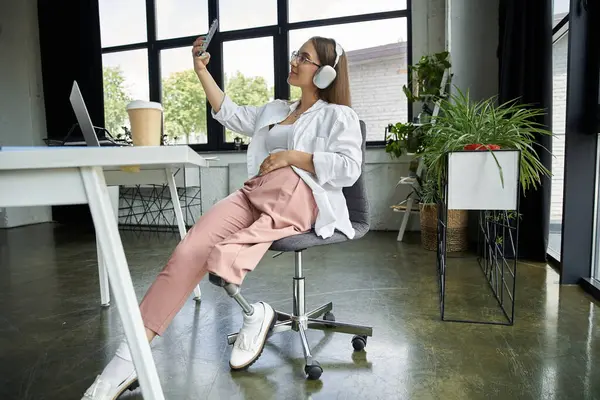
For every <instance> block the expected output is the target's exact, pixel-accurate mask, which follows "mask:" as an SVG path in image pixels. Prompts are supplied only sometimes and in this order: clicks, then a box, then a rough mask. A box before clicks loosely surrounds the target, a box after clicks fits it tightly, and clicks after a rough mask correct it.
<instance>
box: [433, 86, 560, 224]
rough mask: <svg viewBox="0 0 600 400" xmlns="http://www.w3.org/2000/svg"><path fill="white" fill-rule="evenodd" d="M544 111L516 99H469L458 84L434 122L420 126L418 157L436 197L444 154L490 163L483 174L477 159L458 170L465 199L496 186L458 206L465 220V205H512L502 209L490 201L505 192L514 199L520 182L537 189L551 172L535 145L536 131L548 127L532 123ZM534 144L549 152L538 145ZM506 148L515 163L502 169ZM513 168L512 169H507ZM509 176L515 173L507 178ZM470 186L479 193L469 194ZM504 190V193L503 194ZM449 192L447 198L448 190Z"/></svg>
mask: <svg viewBox="0 0 600 400" xmlns="http://www.w3.org/2000/svg"><path fill="white" fill-rule="evenodd" d="M543 114H544V110H543V109H539V108H535V107H531V106H529V105H526V104H518V103H517V102H516V101H511V102H507V103H504V104H499V105H497V104H496V98H495V97H492V98H489V99H484V100H481V101H473V100H471V99H470V97H469V93H468V92H467V93H466V94H465V93H463V92H461V91H460V90H459V89H458V88H457V89H456V94H454V95H452V96H450V98H449V99H444V100H442V101H441V102H440V114H439V116H438V117H437V119H436V121H435V123H434V124H427V125H426V126H424V127H423V132H424V151H423V154H422V156H423V161H424V164H425V168H426V169H427V176H428V178H427V179H429V180H433V181H434V182H433V184H435V187H436V190H437V198H438V199H439V198H441V194H442V192H441V190H442V186H441V183H442V179H443V178H445V177H448V172H449V171H448V170H447V163H446V157H447V156H448V154H461V155H473V156H477V157H478V158H479V159H481V156H485V157H486V158H487V165H488V167H489V166H490V165H492V166H493V167H492V168H491V169H490V168H487V170H486V172H485V173H482V171H481V168H479V166H478V164H476V163H471V164H467V168H466V169H465V170H463V171H461V173H462V174H461V175H460V177H461V181H460V182H458V185H457V186H458V188H459V189H460V190H461V191H462V192H463V193H461V195H462V196H463V198H465V199H466V201H467V202H468V201H469V200H470V199H469V197H470V196H471V197H473V196H475V197H476V196H479V195H481V192H483V191H484V190H483V189H482V188H484V187H494V188H496V189H497V190H496V192H494V193H492V192H490V193H486V194H485V196H483V200H481V201H480V202H479V203H477V204H476V205H475V206H472V207H464V208H461V210H460V211H461V212H463V213H465V216H464V218H465V219H466V213H467V209H481V210H487V209H496V210H514V209H515V208H516V206H515V208H513V207H508V206H507V207H506V208H504V207H501V206H496V205H494V206H489V203H494V201H497V199H498V198H499V197H502V196H504V197H506V198H508V199H509V200H511V201H514V203H515V204H516V197H517V196H518V192H519V186H520V188H521V189H522V190H523V191H524V192H525V191H527V190H528V189H530V188H533V189H536V188H538V187H539V185H540V184H541V179H542V177H543V176H550V175H551V174H550V171H549V170H548V169H547V168H546V167H544V165H543V164H542V163H541V161H540V159H539V157H538V154H537V152H536V150H535V147H536V146H538V145H537V144H536V140H535V137H536V135H551V132H549V131H548V130H547V129H545V128H544V127H543V126H542V125H541V124H540V123H538V122H536V118H538V117H539V116H541V115H543ZM539 148H540V149H541V150H542V151H548V150H547V149H545V148H543V147H539ZM504 150H509V151H507V152H504ZM511 150H512V151H511ZM482 152H485V153H484V154H482ZM509 153H512V154H513V155H515V156H514V157H513V158H514V159H515V163H514V165H508V166H509V167H512V168H506V166H507V164H506V161H503V160H506V159H507V158H506V157H501V155H502V156H504V155H507V154H509ZM513 170H514V172H515V173H514V174H508V173H507V172H508V171H513ZM509 175H511V176H512V175H514V179H513V180H512V181H511V179H512V178H511V176H509ZM517 177H518V180H517ZM490 182H491V184H490ZM490 185H491V186H490ZM510 185H513V189H512V191H510V190H508V189H509V188H508V186H510ZM469 188H472V189H474V192H477V191H478V193H476V194H473V195H472V194H471V193H470V192H469V190H470V189H469ZM449 192H450V190H449ZM506 193H509V195H508V196H505V194H506ZM448 197H449V198H450V197H451V195H450V193H449V195H448ZM480 197H481V196H480ZM449 208H450V209H452V208H453V206H452V205H451V204H449ZM449 211H451V210H449ZM448 218H449V219H450V216H449V217H448Z"/></svg>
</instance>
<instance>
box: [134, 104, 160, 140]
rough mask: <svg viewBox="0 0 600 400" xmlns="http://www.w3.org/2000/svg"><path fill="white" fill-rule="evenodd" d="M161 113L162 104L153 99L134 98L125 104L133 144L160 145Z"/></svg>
mask: <svg viewBox="0 0 600 400" xmlns="http://www.w3.org/2000/svg"><path fill="white" fill-rule="evenodd" d="M162 113H163V108H162V105H161V104H160V103H157V102H154V101H142V100H134V101H132V102H131V103H129V104H127V114H129V123H130V124H131V139H132V140H133V145H134V146H160V143H161V137H162Z"/></svg>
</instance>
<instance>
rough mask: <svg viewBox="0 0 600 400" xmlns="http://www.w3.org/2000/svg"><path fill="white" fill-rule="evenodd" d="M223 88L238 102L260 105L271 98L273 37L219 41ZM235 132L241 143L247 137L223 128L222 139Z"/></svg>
mask: <svg viewBox="0 0 600 400" xmlns="http://www.w3.org/2000/svg"><path fill="white" fill-rule="evenodd" d="M223 71H224V72H225V92H227V94H228V95H229V96H230V97H231V99H232V100H233V101H234V102H235V103H236V104H238V105H254V106H261V105H263V104H265V103H267V102H269V101H271V100H273V93H274V87H273V85H274V74H275V73H274V67H273V38H272V37H265V38H257V39H245V40H236V41H231V42H225V43H223ZM237 136H239V137H240V138H241V139H242V140H243V142H244V143H248V142H249V141H250V138H248V137H246V136H242V135H238V134H237V133H234V132H231V131H229V130H227V131H226V137H225V139H226V141H228V142H233V140H234V138H235V137H237Z"/></svg>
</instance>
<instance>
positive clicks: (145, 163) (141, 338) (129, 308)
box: [0, 146, 207, 400]
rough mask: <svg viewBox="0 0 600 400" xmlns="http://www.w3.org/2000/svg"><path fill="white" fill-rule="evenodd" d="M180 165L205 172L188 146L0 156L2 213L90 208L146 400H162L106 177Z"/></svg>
mask: <svg viewBox="0 0 600 400" xmlns="http://www.w3.org/2000/svg"><path fill="white" fill-rule="evenodd" d="M182 164H183V165H184V166H185V165H188V166H207V162H206V160H205V159H203V158H202V157H200V156H199V155H198V154H196V153H195V152H194V151H193V150H192V149H190V148H189V147H187V146H172V147H169V146H164V147H160V146H158V147H95V148H92V147H75V148H53V147H50V148H48V147H43V148H35V147H32V148H2V150H0V207H23V206H25V207H26V206H52V205H66V204H88V205H89V207H90V212H91V214H92V219H93V221H94V227H95V230H96V236H97V237H98V240H99V244H100V251H101V253H102V258H103V260H105V262H103V263H102V265H104V266H105V268H106V273H107V275H108V280H109V282H110V285H111V287H112V289H113V294H114V296H115V300H116V302H117V310H118V312H119V316H120V318H121V321H122V323H123V329H124V331H125V336H126V338H127V341H128V343H129V347H130V349H131V355H132V358H133V362H134V365H135V368H136V370H137V373H138V378H139V381H140V386H141V388H142V392H143V395H144V398H145V399H151V400H159V399H160V400H162V399H164V395H163V393H162V389H161V386H160V381H159V378H158V374H157V372H156V366H155V365H154V360H153V358H152V353H151V352H150V346H149V344H148V341H147V340H146V335H145V332H144V326H143V323H142V317H141V314H140V310H139V306H138V301H137V299H136V295H135V292H134V289H133V284H132V282H131V275H130V274H129V268H128V266H127V259H126V258H125V253H124V251H123V243H122V242H121V237H120V236H119V230H118V224H117V222H116V218H115V215H114V212H113V209H112V207H111V201H110V197H109V194H108V187H107V181H108V179H107V177H110V181H111V183H112V184H118V183H119V182H124V180H126V177H127V176H126V175H124V174H123V173H121V171H120V167H121V166H134V165H139V166H140V167H141V168H142V170H143V171H140V174H148V175H151V174H154V173H156V172H152V171H163V173H164V171H166V170H168V169H170V168H172V167H173V166H181V165H182ZM132 175H133V173H132ZM167 175H168V174H167ZM163 177H165V178H166V179H170V178H168V176H166V175H164V174H163ZM170 177H171V178H172V175H170ZM126 181H128V180H126ZM128 182H129V181H128ZM173 185H174V182H173ZM172 194H173V193H172ZM175 195H176V193H175Z"/></svg>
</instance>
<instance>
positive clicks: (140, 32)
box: [98, 0, 147, 47]
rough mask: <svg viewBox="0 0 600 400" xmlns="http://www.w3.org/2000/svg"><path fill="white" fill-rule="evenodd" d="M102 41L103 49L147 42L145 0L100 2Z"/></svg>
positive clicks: (107, 0) (103, 0) (105, 0)
mask: <svg viewBox="0 0 600 400" xmlns="http://www.w3.org/2000/svg"><path fill="white" fill-rule="evenodd" d="M98 7H99V11H100V40H101V42H102V47H112V46H120V45H123V44H130V43H139V42H145V41H146V40H147V35H146V1H145V0H128V1H122V0H100V1H99V3H98Z"/></svg>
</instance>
